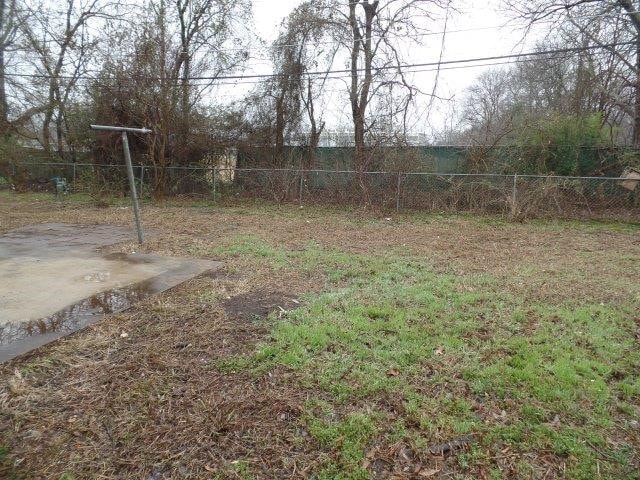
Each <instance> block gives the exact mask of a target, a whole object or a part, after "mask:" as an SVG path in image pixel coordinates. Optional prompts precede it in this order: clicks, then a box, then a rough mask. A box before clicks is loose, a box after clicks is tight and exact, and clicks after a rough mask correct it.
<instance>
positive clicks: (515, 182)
mask: <svg viewBox="0 0 640 480" xmlns="http://www.w3.org/2000/svg"><path fill="white" fill-rule="evenodd" d="M517 194H518V174H517V173H516V174H515V175H514V176H513V191H512V192H511V215H515V214H516V212H517V203H516V202H517V201H518V197H517Z"/></svg>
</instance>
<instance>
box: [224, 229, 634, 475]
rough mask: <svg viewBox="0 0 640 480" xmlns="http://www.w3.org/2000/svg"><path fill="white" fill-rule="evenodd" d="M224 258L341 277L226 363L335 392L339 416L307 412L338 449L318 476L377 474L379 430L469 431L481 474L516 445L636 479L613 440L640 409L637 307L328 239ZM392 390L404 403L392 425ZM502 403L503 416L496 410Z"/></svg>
mask: <svg viewBox="0 0 640 480" xmlns="http://www.w3.org/2000/svg"><path fill="white" fill-rule="evenodd" d="M216 253H217V254H218V255H221V256H223V257H224V256H225V255H232V256H233V255H246V256H250V257H251V258H253V259H255V260H258V261H262V262H267V263H268V264H270V265H271V266H272V267H274V268H276V269H297V270H302V271H305V270H307V271H321V272H322V273H323V274H324V275H325V277H326V278H327V280H328V285H329V288H328V290H327V291H326V292H324V293H321V294H317V295H312V296H309V297H308V299H307V302H306V303H305V305H304V306H303V307H301V308H298V309H296V310H293V311H291V312H289V313H288V314H287V315H286V316H285V318H283V319H278V320H276V319H275V318H274V319H273V325H272V331H271V335H270V340H269V341H268V342H266V343H264V344H262V345H261V346H259V348H258V349H257V350H256V351H255V353H254V354H253V355H252V356H249V357H240V358H235V359H229V360H226V361H225V363H224V364H221V365H220V367H221V368H226V369H232V370H238V369H248V370H252V369H253V370H255V371H256V372H264V371H265V370H268V369H270V368H273V367H276V366H285V367H287V368H290V369H293V370H294V371H296V372H298V374H299V377H300V382H301V384H302V386H304V387H306V388H311V389H314V390H317V391H321V392H323V395H322V398H325V399H326V398H329V399H331V400H330V401H329V403H328V404H324V409H325V410H328V411H329V412H330V413H327V411H321V412H320V413H317V410H318V409H317V408H316V410H314V411H316V413H314V414H307V415H305V417H304V418H303V422H304V423H305V425H306V426H307V428H308V429H309V431H310V433H311V435H312V436H313V438H314V439H316V440H317V442H318V444H319V445H320V447H321V448H323V449H326V450H328V451H332V452H335V451H337V452H339V455H338V457H337V458H338V460H332V461H331V462H328V463H326V464H323V465H322V467H321V468H319V470H318V471H317V472H316V478H345V479H346V478H349V479H352V478H367V472H365V471H363V470H362V469H361V463H362V459H363V455H364V451H365V446H366V444H367V442H368V441H369V440H370V439H371V437H372V436H373V435H382V436H383V437H384V438H387V437H388V438H389V439H394V440H395V441H398V440H399V439H400V440H403V441H406V442H408V443H411V444H412V445H423V446H426V445H427V444H429V443H430V442H437V441H443V440H444V441H446V440H448V439H451V438H455V437H456V436H459V435H463V434H469V433H473V434H477V435H479V437H480V438H482V439H484V440H483V441H482V444H481V447H477V448H479V449H480V450H478V451H476V452H473V451H472V452H466V453H465V454H464V455H463V456H462V457H460V462H461V468H463V469H469V470H470V471H472V469H473V468H474V467H477V466H478V465H480V464H484V465H485V466H487V465H486V464H487V463H488V464H489V465H488V466H489V467H491V468H493V467H494V466H493V465H490V464H491V455H490V452H491V451H494V449H495V448H497V447H498V446H500V445H505V444H508V445H510V446H511V448H514V449H516V450H518V451H521V452H527V451H544V452H547V451H550V452H553V454H554V455H557V456H558V457H561V458H566V459H567V465H568V467H567V468H568V470H567V473H568V477H569V478H589V476H595V475H596V474H597V469H601V470H602V469H604V470H606V471H607V472H608V474H609V475H610V478H627V474H628V473H629V471H628V470H627V469H626V468H625V467H624V465H625V464H624V461H625V460H627V461H628V460H629V459H630V456H629V455H630V452H629V451H627V450H625V446H624V445H622V446H619V447H615V446H612V445H611V444H609V443H607V442H606V440H605V439H606V438H607V436H608V435H612V434H614V432H615V429H616V428H618V425H617V422H619V421H620V413H619V412H620V411H623V412H624V411H626V412H629V413H631V412H632V411H635V410H634V409H635V408H636V407H634V406H631V404H633V405H636V406H637V401H638V394H639V392H640V380H639V374H638V369H637V365H639V364H640V350H639V349H638V348H637V343H636V342H635V340H634V336H633V334H632V332H634V330H635V323H634V320H633V316H632V315H630V305H620V306H614V305H601V304H599V303H597V304H595V303H594V304H583V305H581V306H580V307H579V308H575V306H573V305H570V304H568V305H567V306H565V305H562V304H558V305H548V304H540V303H536V302H535V301H532V300H529V299H528V298H524V297H520V296H518V295H516V294H513V293H509V292H508V291H507V290H505V289H504V288H503V284H501V282H500V281H499V280H498V279H496V278H493V277H491V276H489V275H475V276H474V275H469V276H460V277H456V276H453V275H447V274H441V273H436V272H434V270H433V269H432V268H431V267H430V265H429V264H428V263H425V262H424V261H422V260H420V259H416V258H411V257H408V256H404V257H403V256H402V255H398V253H397V252H389V253H387V254H384V253H382V254H380V255H362V254H360V255H358V254H352V253H346V252H342V251H339V250H336V249H330V248H323V247H321V246H320V245H317V244H309V245H307V246H306V248H304V249H301V250H296V251H289V250H286V249H284V248H281V247H276V246H274V245H270V244H268V243H266V242H264V241H263V240H261V239H260V237H258V236H239V237H235V238H234V239H232V241H230V242H229V244H226V245H222V246H220V247H218V249H217V250H216ZM470 286H471V289H470V288H469V287H470ZM327 395H328V397H327ZM390 396H393V397H394V398H396V399H399V400H400V403H401V404H402V405H403V409H402V412H401V413H399V414H398V416H397V418H395V419H392V422H391V424H390V425H392V426H391V427H390V426H389V418H388V412H386V411H385V409H384V403H385V399H387V398H389V397H390ZM325 402H326V400H325ZM354 407H355V408H356V412H355V413H353V408H354ZM625 409H626V410H625ZM320 410H322V409H320ZM501 411H503V412H505V416H504V418H495V416H491V415H492V414H495V413H499V412H501ZM344 412H347V413H344ZM363 412H366V413H363ZM616 412H617V413H616ZM332 415H333V416H335V418H334V417H332ZM623 415H624V414H623ZM407 425H411V427H410V428H407ZM589 445H595V446H597V448H598V449H600V450H602V451H605V452H606V454H607V457H606V458H598V455H599V454H597V453H596V452H595V451H594V449H593V448H592V447H590V446H589ZM522 468H523V469H524V470H526V466H523V467H522ZM525 476H526V475H525Z"/></svg>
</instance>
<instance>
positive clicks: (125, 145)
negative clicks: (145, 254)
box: [91, 125, 152, 245]
mask: <svg viewBox="0 0 640 480" xmlns="http://www.w3.org/2000/svg"><path fill="white" fill-rule="evenodd" d="M91 128H92V129H93V130H105V131H108V132H120V134H121V135H122V149H123V150H124V161H125V163H126V164H127V176H128V177H129V190H130V191H131V203H132V204H133V215H134V217H135V221H136V230H137V232H138V243H140V244H141V245H142V242H143V236H142V223H141V222H140V206H139V205H138V193H137V192H136V182H135V178H134V177H133V165H132V164H131V152H129V138H128V137H127V132H131V133H143V134H147V133H152V132H151V130H148V129H146V128H129V127H113V126H107V125H91Z"/></svg>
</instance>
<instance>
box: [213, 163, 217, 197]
mask: <svg viewBox="0 0 640 480" xmlns="http://www.w3.org/2000/svg"><path fill="white" fill-rule="evenodd" d="M216 170H217V168H216V167H213V201H214V202H215V201H216Z"/></svg>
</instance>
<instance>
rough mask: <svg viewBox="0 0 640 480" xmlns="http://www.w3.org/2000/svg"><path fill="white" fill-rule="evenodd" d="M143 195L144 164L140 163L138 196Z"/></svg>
mask: <svg viewBox="0 0 640 480" xmlns="http://www.w3.org/2000/svg"><path fill="white" fill-rule="evenodd" d="M143 196H144V165H140V198H142V197H143Z"/></svg>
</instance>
